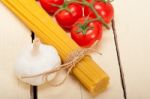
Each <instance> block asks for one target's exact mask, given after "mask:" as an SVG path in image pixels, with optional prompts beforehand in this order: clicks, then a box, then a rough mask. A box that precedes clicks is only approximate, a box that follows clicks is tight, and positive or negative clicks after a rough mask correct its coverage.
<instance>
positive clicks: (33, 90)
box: [30, 31, 38, 99]
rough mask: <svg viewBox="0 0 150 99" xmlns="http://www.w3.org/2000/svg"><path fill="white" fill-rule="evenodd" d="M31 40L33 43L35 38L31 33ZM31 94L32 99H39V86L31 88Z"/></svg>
mask: <svg viewBox="0 0 150 99" xmlns="http://www.w3.org/2000/svg"><path fill="white" fill-rule="evenodd" d="M31 38H32V42H33V40H34V38H35V35H34V33H33V32H32V31H31ZM30 94H31V99H38V95H37V86H32V85H31V86H30Z"/></svg>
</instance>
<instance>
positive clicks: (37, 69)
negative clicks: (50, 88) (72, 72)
mask: <svg viewBox="0 0 150 99" xmlns="http://www.w3.org/2000/svg"><path fill="white" fill-rule="evenodd" d="M60 64H61V59H60V57H59V55H58V52H57V50H56V49H55V48H54V47H53V46H48V45H44V44H39V41H38V40H37V41H35V43H34V44H32V45H30V46H28V47H27V48H26V49H24V50H23V51H22V53H21V55H20V57H19V58H18V60H17V62H16V65H15V73H16V75H17V77H18V78H19V79H20V80H22V81H24V82H26V83H28V84H30V85H41V84H44V83H45V82H46V81H45V80H44V79H43V77H42V76H38V77H32V78H24V79H23V78H22V77H23V76H30V75H36V74H40V73H43V72H45V71H48V70H51V69H53V68H55V67H56V66H59V65H60ZM55 76H56V73H53V74H50V75H49V76H48V81H51V80H53V79H54V78H55Z"/></svg>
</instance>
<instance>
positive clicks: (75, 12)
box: [55, 3, 83, 29]
mask: <svg viewBox="0 0 150 99" xmlns="http://www.w3.org/2000/svg"><path fill="white" fill-rule="evenodd" d="M67 8H69V9H70V12H69V11H67V10H61V11H60V12H58V13H57V14H56V16H55V17H56V20H57V22H58V23H59V25H60V26H62V27H64V28H68V29H70V28H71V27H72V25H73V24H74V23H75V22H76V21H77V20H78V19H79V18H81V17H82V16H83V11H82V6H81V5H80V4H77V3H71V4H69V5H68V6H67Z"/></svg>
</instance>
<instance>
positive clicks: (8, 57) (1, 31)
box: [0, 2, 31, 99]
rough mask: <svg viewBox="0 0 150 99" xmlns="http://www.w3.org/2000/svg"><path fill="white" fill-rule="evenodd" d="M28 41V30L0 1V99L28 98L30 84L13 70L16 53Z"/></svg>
mask: <svg viewBox="0 0 150 99" xmlns="http://www.w3.org/2000/svg"><path fill="white" fill-rule="evenodd" d="M30 43H31V37H30V30H28V29H27V28H26V27H25V26H24V25H23V24H22V23H21V22H20V21H19V20H18V19H17V18H16V17H15V16H14V15H13V14H12V13H11V12H10V11H9V10H8V9H7V8H5V7H4V5H2V3H1V2H0V79H1V82H0V88H1V90H0V99H30V86H29V85H26V84H24V83H22V82H20V81H18V80H17V79H16V77H15V75H14V72H13V66H14V64H15V60H16V57H17V55H18V53H19V52H20V50H22V48H23V47H25V46H27V45H28V44H30Z"/></svg>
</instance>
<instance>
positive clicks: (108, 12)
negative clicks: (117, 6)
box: [84, 0, 114, 23]
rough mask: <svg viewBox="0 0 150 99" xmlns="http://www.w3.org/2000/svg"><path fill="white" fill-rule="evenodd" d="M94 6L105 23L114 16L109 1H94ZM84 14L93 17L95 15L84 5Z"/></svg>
mask: <svg viewBox="0 0 150 99" xmlns="http://www.w3.org/2000/svg"><path fill="white" fill-rule="evenodd" d="M87 1H89V2H91V1H92V0H87ZM94 8H95V9H96V11H97V12H98V14H99V15H100V16H101V17H102V18H103V19H104V21H105V22H106V23H110V21H111V20H112V18H113V16H114V8H113V6H112V5H111V3H109V2H99V1H96V2H95V3H94ZM84 14H85V16H90V17H93V18H95V17H96V16H95V14H94V13H93V11H92V10H91V9H90V8H89V7H87V6H85V7H84Z"/></svg>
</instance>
